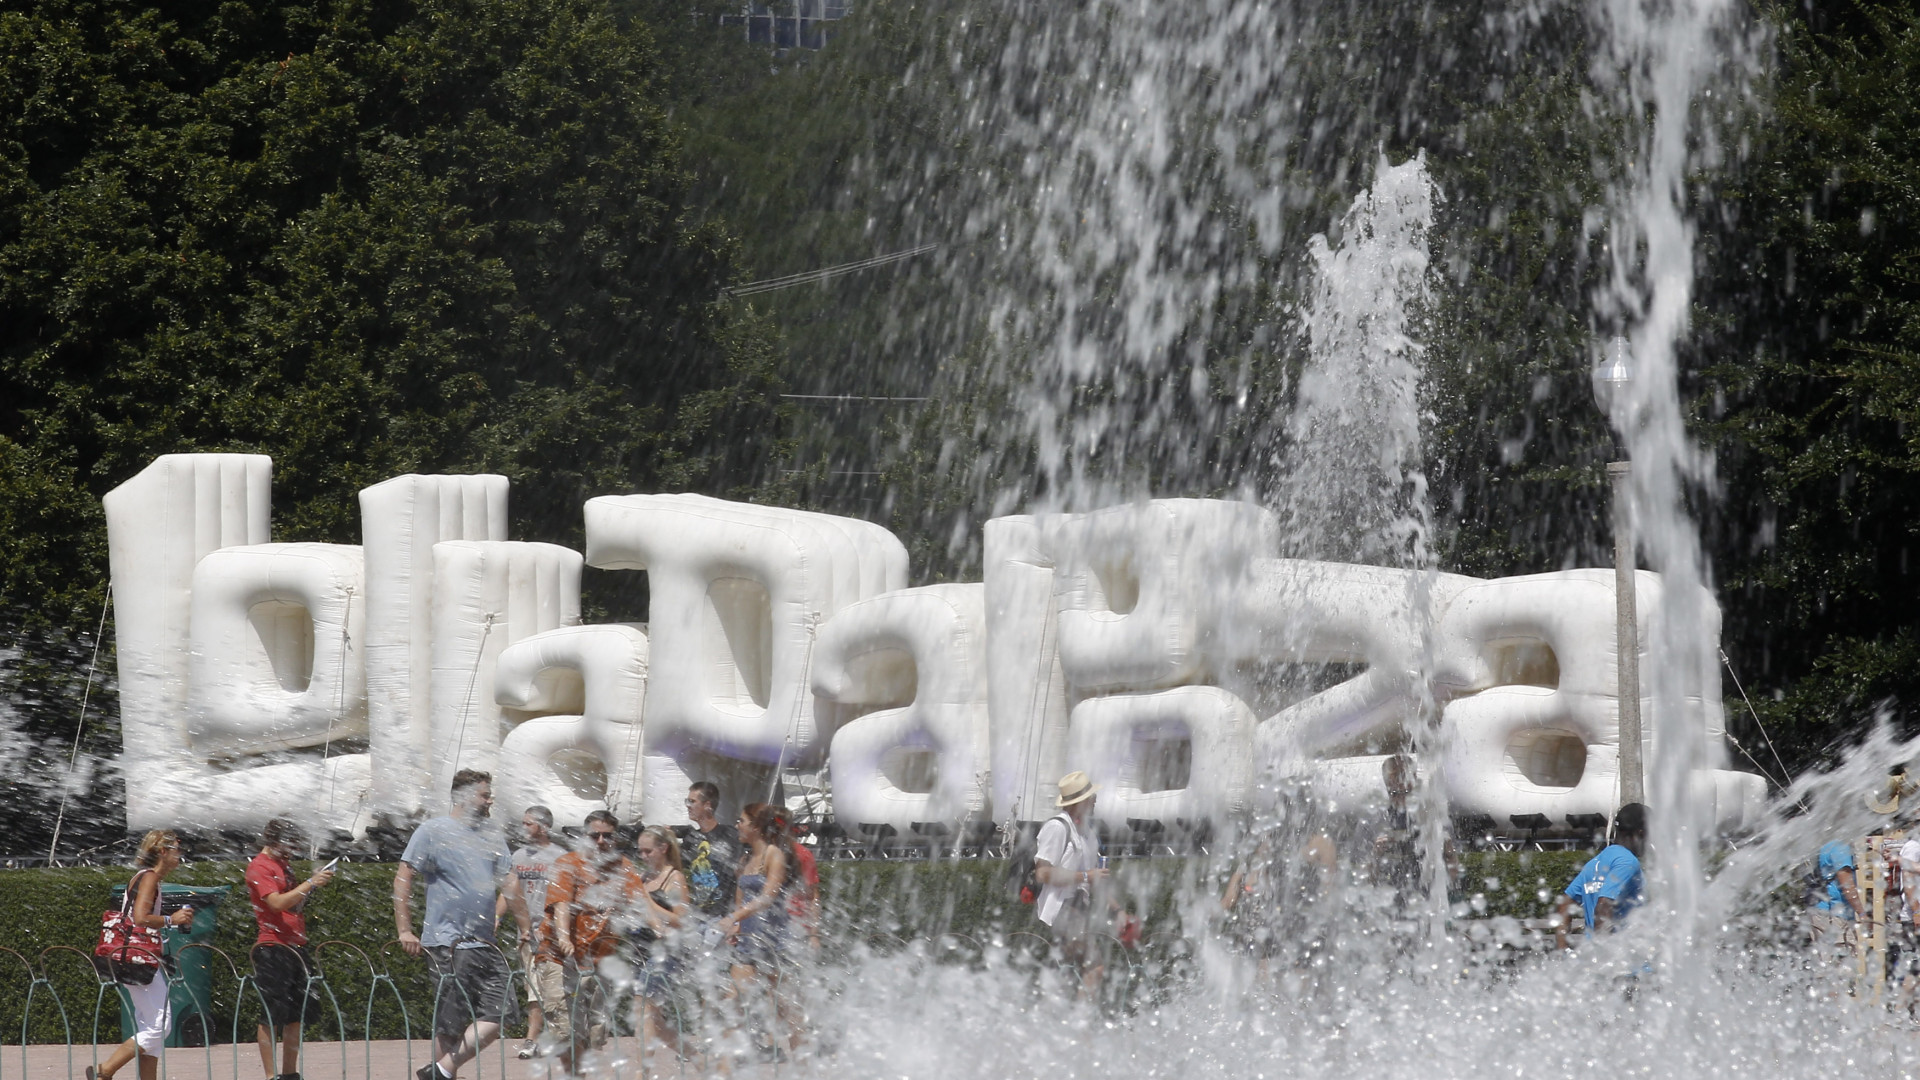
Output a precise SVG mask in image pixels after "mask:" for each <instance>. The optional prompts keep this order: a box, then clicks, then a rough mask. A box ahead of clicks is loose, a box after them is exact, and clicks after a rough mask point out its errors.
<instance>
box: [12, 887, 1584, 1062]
mask: <svg viewBox="0 0 1920 1080" xmlns="http://www.w3.org/2000/svg"><path fill="white" fill-rule="evenodd" d="M1586 858H1588V854H1587V853H1585V852H1561V851H1554V852H1531V853H1515V852H1468V853H1465V854H1463V855H1462V857H1461V861H1462V863H1463V868H1464V873H1463V877H1462V880H1463V884H1464V890H1463V891H1464V893H1465V894H1466V895H1465V896H1464V897H1463V898H1462V899H1463V901H1464V902H1465V903H1466V904H1467V905H1468V906H1467V907H1464V908H1460V909H1457V910H1459V911H1460V912H1461V913H1462V914H1468V913H1471V915H1473V916H1482V917H1485V916H1494V915H1511V916H1516V917H1520V918H1533V917H1538V916H1541V915H1544V914H1545V913H1546V912H1547V910H1548V908H1549V906H1550V904H1551V897H1552V895H1553V894H1555V893H1557V892H1558V891H1559V889H1560V888H1561V887H1562V886H1564V884H1565V883H1566V882H1567V881H1568V880H1570V879H1571V878H1572V877H1573V875H1574V873H1575V872H1577V871H1578V869H1579V866H1580V864H1581V862H1583V861H1584V860H1585V859H1586ZM244 869H245V867H244V864H241V863H237V862H201V863H193V864H190V865H188V866H184V867H181V868H180V869H179V870H176V871H175V872H174V874H173V876H172V877H171V878H170V879H169V881H170V882H171V883H173V884H179V885H202V886H209V885H227V886H231V887H232V889H233V891H232V892H231V893H229V895H228V897H227V900H226V902H225V903H223V904H222V905H221V907H220V908H219V911H218V917H217V922H216V931H215V937H214V940H213V946H214V947H215V948H216V949H218V950H219V951H220V952H221V953H223V954H225V955H226V956H227V957H229V958H231V960H232V961H233V962H234V963H235V964H238V965H242V966H243V967H244V966H245V965H246V964H247V954H248V950H249V948H250V947H251V946H252V944H253V938H254V923H253V916H252V912H251V911H250V910H249V909H248V905H247V902H246V895H245V890H244V886H242V885H241V875H242V873H243V871H244ZM307 869H308V867H307V866H306V865H305V864H298V865H296V866H295V871H294V872H295V874H296V875H299V876H304V875H305V873H306V872H307ZM1223 869H1224V867H1223V866H1222V865H1221V864H1220V863H1218V862H1215V861H1209V860H1207V859H1205V858H1189V859H1182V858H1162V859H1141V860H1119V861H1117V862H1116V863H1115V866H1114V875H1115V880H1116V883H1117V885H1118V887H1119V890H1120V894H1121V895H1122V897H1123V898H1124V899H1125V901H1126V902H1127V904H1128V906H1129V907H1131V908H1132V909H1133V910H1135V911H1136V912H1139V913H1140V914H1142V915H1143V916H1144V917H1145V920H1146V930H1147V935H1148V937H1149V938H1160V939H1163V940H1164V939H1168V938H1171V937H1177V936H1182V935H1185V936H1194V935H1195V934H1197V933H1205V932H1207V928H1204V927H1188V926H1186V925H1185V923H1184V921H1183V918H1182V914H1181V910H1180V905H1179V904H1178V902H1177V901H1178V898H1179V896H1180V895H1181V891H1182V889H1183V888H1185V889H1193V888H1201V887H1203V886H1204V889H1205V890H1206V891H1207V895H1210V894H1211V890H1213V889H1215V888H1217V887H1218V879H1219V878H1220V877H1221V876H1222V873H1221V872H1222V870H1223ZM1003 874H1004V864H1003V863H1001V862H998V861H995V860H957V861H955V860H944V861H935V862H921V861H907V860H887V861H864V860H839V861H833V862H825V863H822V864H821V866H820V881H821V899H822V904H823V909H824V919H823V921H824V924H825V926H826V929H827V932H828V934H829V935H830V937H831V938H832V939H833V941H832V943H831V944H832V946H834V947H842V948H844V947H846V946H849V945H851V944H853V943H855V942H861V943H865V944H866V945H869V946H872V947H877V948H880V949H887V948H892V947H898V946H899V945H900V944H902V943H904V942H906V941H909V940H911V939H915V938H935V937H941V936H944V935H955V936H957V937H964V938H967V939H971V940H973V941H974V942H976V943H979V944H981V945H985V944H987V943H988V942H990V941H993V940H1006V939H1007V938H1008V937H1010V936H1011V935H1014V934H1017V933H1021V932H1023V931H1025V932H1031V931H1035V930H1037V929H1038V926H1037V924H1036V923H1035V921H1034V917H1033V909H1032V908H1031V907H1028V906H1025V905H1022V904H1020V903H1018V902H1016V901H1013V900H1011V899H1009V898H1008V897H1007V896H1006V894H1005V890H1004V887H1003V885H1002V877H1003ZM128 875H129V871H127V870H126V869H125V868H121V867H82V868H63V869H39V870H9V871H0V948H5V949H9V950H11V951H13V952H15V953H18V954H21V955H22V956H24V958H25V959H26V960H27V961H30V962H33V963H36V964H41V965H42V966H43V968H44V972H45V975H46V978H47V980H48V984H47V985H45V986H42V987H39V988H38V989H36V991H35V995H34V997H35V1002H34V1005H33V1013H32V1016H31V1018H30V1019H31V1025H30V1027H29V1028H28V1030H27V1032H26V1036H27V1038H28V1039H29V1040H30V1041H32V1042H61V1041H64V1039H65V1034H64V1032H63V1030H62V1026H61V1022H60V1016H59V1012H58V1010H57V1009H55V1008H54V1007H53V1006H52V1004H51V1003H50V1002H49V1001H47V999H46V993H47V990H48V989H49V988H51V990H52V991H53V992H54V993H55V994H57V995H58V997H59V999H60V1001H61V1002H62V1003H63V1004H64V1005H65V1007H66V1009H67V1011H68V1016H69V1020H70V1022H71V1024H72V1028H73V1036H74V1038H75V1039H76V1040H78V1041H85V1040H86V1038H87V1037H88V1032H89V1029H90V1027H91V1024H92V1015H93V1005H94V999H95V994H96V987H97V982H96V980H95V978H94V976H93V972H92V968H91V966H90V965H89V963H88V962H87V960H86V959H85V957H84V956H82V955H76V953H75V952H72V951H68V950H78V951H79V952H80V953H89V952H91V950H92V947H93V942H94V939H95V935H96V934H97V933H98V930H99V925H100V924H99V919H100V913H101V911H102V910H104V909H105V908H106V906H107V905H108V904H109V903H110V902H111V901H110V895H111V891H112V889H113V888H114V887H115V886H116V885H119V884H121V883H123V882H124V881H125V880H126V878H127V877H128ZM392 887H393V864H390V863H346V864H342V865H341V867H340V868H339V874H338V876H337V877H336V878H335V879H334V881H333V883H332V884H330V885H328V886H327V887H326V888H324V889H321V890H320V891H319V892H318V893H316V894H315V896H314V898H313V900H312V901H311V902H310V903H309V905H308V909H307V916H308V926H309V931H310V933H311V936H312V938H313V940H314V941H315V942H316V943H326V944H316V953H317V959H318V961H319V964H320V966H321V968H322V969H323V971H324V972H325V974H326V981H327V985H328V986H329V988H331V990H332V991H333V994H334V997H335V999H336V1000H337V1001H338V1002H339V1005H340V1009H341V1011H342V1012H343V1013H344V1017H343V1020H344V1024H345V1033H346V1035H347V1036H348V1037H349V1038H354V1039H358V1038H362V1037H365V1036H369V1035H370V1036H371V1037H373V1038H382V1039H388V1038H399V1037H400V1036H401V1034H402V1031H403V1026H402V1019H401V1014H400V1010H399V1009H397V1008H394V1007H393V1002H392V997H391V995H392V994H393V992H394V991H395V990H397V991H398V993H399V994H400V995H401V996H402V997H403V998H404V999H405V1001H406V1014H407V1016H408V1017H410V1018H411V1020H412V1027H413V1031H414V1033H415V1034H416V1035H418V1034H419V1033H420V1029H421V1028H422V1027H423V1026H424V1024H425V1022H426V1018H427V1017H428V1016H429V1014H430V1010H431V1004H430V1002H431V996H432V985H431V982H430V981H429V979H428V978H427V974H426V965H425V963H424V962H423V961H421V960H417V959H414V958H412V957H409V956H407V955H406V954H404V953H403V952H401V951H400V950H399V949H398V947H397V946H391V945H390V942H391V941H392V937H393V926H392V910H393V908H392V899H391V897H392ZM1209 906H1210V905H1202V906H1198V907H1196V910H1205V909H1206V907H1209ZM419 907H420V904H419V901H418V898H417V897H416V903H415V910H416V912H417V911H418V910H419ZM504 937H505V939H506V940H503V944H507V946H508V947H509V948H511V945H510V944H509V943H508V942H510V939H511V937H512V931H511V930H508V931H506V932H505V935H504ZM57 946H65V947H66V949H57V948H56V947H57ZM48 950H53V951H48ZM362 956H364V957H365V958H366V959H364V960H363V959H362ZM43 957H44V960H43ZM369 961H370V962H371V966H370V965H369ZM21 965H22V961H21V960H20V959H17V958H16V957H14V956H9V955H6V954H5V953H4V952H0V1041H4V1042H6V1043H15V1042H17V1041H18V1040H19V1038H20V1034H21V1024H22V1021H23V1010H24V1008H25V1005H26V997H27V994H26V990H27V986H28V983H29V981H30V976H29V973H28V971H27V970H26V969H24V968H23V967H22V966H21ZM213 966H214V973H213V998H214V1001H213V1009H212V1012H213V1014H214V1015H213V1018H212V1020H213V1023H212V1025H211V1027H212V1031H211V1036H212V1039H213V1041H215V1042H225V1041H227V1040H228V1038H229V1037H230V1035H231V1033H232V1032H233V1030H234V1021H235V1014H234V999H235V996H236V994H235V990H236V986H237V982H236V979H235V976H234V974H233V973H231V972H230V971H228V970H226V969H225V963H224V962H222V961H221V960H220V959H219V958H218V957H215V958H214V959H213ZM376 971H379V972H384V973H386V974H387V975H388V976H389V977H390V978H391V980H392V984H393V989H392V990H389V989H384V988H383V989H382V990H381V997H380V999H379V1001H378V1002H377V1003H376V1006H375V1008H374V1009H373V1016H372V1023H371V1025H370V1026H369V1024H368V1022H367V1015H366V1014H367V1007H368V1000H369V996H370V994H371V992H372V991H373V989H374V988H375V987H374V973H375V972H376ZM258 1015H259V1012H258V1006H257V1004H256V1003H255V1002H252V1001H247V1002H242V1003H241V1005H240V1012H239V1017H238V1019H239V1034H240V1037H241V1039H243V1040H246V1039H250V1038H252V1032H253V1026H254V1024H255V1022H256V1021H257V1017H258ZM100 1025H101V1031H102V1033H103V1035H102V1037H103V1038H104V1039H107V1040H109V1041H111V1040H112V1038H113V1037H114V1034H115V1033H116V1032H117V1031H118V1025H119V1000H118V995H115V994H112V993H109V994H108V995H106V998H105V1000H104V1003H103V1008H102V1012H101V1021H100ZM338 1035H339V1027H338V1025H336V1023H335V1021H334V1020H333V1018H332V1017H331V1016H328V1017H326V1018H325V1019H323V1021H322V1022H321V1023H320V1024H318V1025H316V1026H315V1028H314V1030H313V1031H312V1032H310V1037H312V1038H317V1039H331V1038H335V1037H338Z"/></svg>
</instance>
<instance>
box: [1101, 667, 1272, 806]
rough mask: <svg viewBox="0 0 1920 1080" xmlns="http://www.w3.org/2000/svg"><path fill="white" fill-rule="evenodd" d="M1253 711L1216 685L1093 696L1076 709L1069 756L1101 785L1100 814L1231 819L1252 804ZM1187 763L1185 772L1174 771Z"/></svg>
mask: <svg viewBox="0 0 1920 1080" xmlns="http://www.w3.org/2000/svg"><path fill="white" fill-rule="evenodd" d="M1253 726H1254V716H1253V711H1252V710H1251V709H1249V708H1247V706H1246V703H1245V702H1243V701H1241V700H1240V699H1239V698H1238V697H1236V696H1234V695H1233V694H1231V693H1229V692H1227V691H1225V690H1222V689H1220V688H1219V687H1217V686H1181V687H1175V688H1174V689H1171V690H1161V691H1158V692H1156V693H1149V694H1116V695H1114V696H1112V697H1098V698H1088V699H1087V700H1085V701H1082V702H1081V703H1080V704H1078V705H1076V706H1074V709H1073V727H1072V735H1071V739H1070V745H1069V749H1068V754H1067V756H1068V758H1069V760H1071V761H1073V762H1074V763H1076V764H1080V765H1082V766H1083V767H1084V768H1085V769H1086V770H1087V774H1088V776H1089V777H1090V778H1092V780H1093V782H1094V783H1096V784H1099V785H1101V787H1102V789H1103V790H1102V792H1101V795H1100V801H1099V803H1098V805H1097V806H1096V807H1095V809H1094V813H1095V814H1097V815H1099V817H1100V819H1101V820H1102V821H1105V822H1107V823H1108V824H1110V825H1114V826H1121V825H1125V824H1127V822H1128V821H1129V819H1139V820H1145V821H1156V822H1160V823H1162V824H1164V825H1168V826H1175V825H1178V826H1193V825H1198V824H1199V823H1201V822H1203V821H1225V820H1227V818H1228V817H1230V816H1231V815H1233V814H1236V813H1238V812H1240V811H1242V810H1245V809H1247V807H1248V798H1249V795H1250V793H1251V790H1252V785H1253V773H1254V767H1253V766H1254V761H1253ZM1175 763H1184V764H1185V766H1186V768H1185V769H1184V770H1179V771H1184V772H1185V773H1186V775H1184V776H1182V775H1170V774H1169V773H1170V771H1171V770H1169V766H1170V765H1173V764H1175Z"/></svg>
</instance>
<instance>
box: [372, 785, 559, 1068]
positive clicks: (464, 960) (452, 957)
mask: <svg viewBox="0 0 1920 1080" xmlns="http://www.w3.org/2000/svg"><path fill="white" fill-rule="evenodd" d="M492 810H493V778H492V777H491V776H489V775H488V774H486V773H483V772H476V771H475V770H472V769H462V770H460V771H459V772H457V773H455V774H454V777H453V805H452V807H451V808H450V810H449V813H448V815H447V816H446V817H437V818H430V819H428V820H427V821H425V822H423V823H422V824H421V826H420V827H419V828H418V829H415V830H414V832H413V838H412V839H410V840H408V841H407V850H406V852H405V853H404V854H402V855H401V856H400V866H399V868H398V869H396V870H395V871H394V875H393V922H394V927H395V929H396V930H397V932H398V935H399V938H400V946H401V947H402V948H404V949H405V950H406V951H407V952H408V953H409V954H411V955H413V956H419V955H420V954H421V953H422V952H425V953H426V954H427V961H428V966H429V967H430V968H431V970H432V972H433V976H434V982H435V985H436V987H437V988H438V991H439V992H438V993H437V994H436V995H435V1001H434V1010H433V1016H434V1019H433V1034H434V1050H435V1054H436V1059H435V1060H433V1061H429V1062H427V1064H426V1067H424V1068H422V1069H420V1070H419V1072H418V1073H417V1074H416V1075H417V1076H418V1078H419V1080H452V1077H453V1076H454V1075H455V1074H456V1073H457V1072H458V1071H459V1069H460V1066H461V1065H463V1064H465V1063H467V1062H468V1061H471V1060H473V1058H474V1057H475V1056H476V1055H478V1054H479V1053H480V1051H481V1050H484V1049H486V1047H487V1045H488V1044H489V1043H491V1042H493V1041H494V1040H495V1039H497V1038H499V1037H500V1028H501V1026H502V1025H503V1024H504V1023H506V1021H507V1019H508V1013H509V1012H510V1011H512V1010H513V1007H514V1002H513V995H512V992H511V989H510V986H509V982H510V979H509V976H508V969H507V963H506V958H505V957H503V956H501V955H500V951H499V950H498V949H496V948H494V944H493V927H494V918H495V916H494V911H495V903H496V900H495V897H496V896H498V897H500V898H503V899H505V900H506V906H507V910H509V911H511V912H513V917H514V920H515V922H516V923H518V925H519V928H520V937H521V939H522V940H526V938H527V936H528V930H529V923H528V920H527V904H526V900H525V898H524V897H523V896H522V895H521V892H520V880H519V878H517V877H515V876H514V874H513V859H512V856H511V855H510V854H509V853H508V849H507V836H506V833H504V832H502V831H501V829H500V827H499V826H497V825H495V824H494V823H493V822H492V821H490V820H489V819H488V815H489V813H491V812H492ZM415 874H418V875H420V876H421V877H423V878H425V879H426V885H427V914H426V918H425V919H424V920H422V926H421V932H420V934H419V935H418V936H415V935H414V932H413V878H414V875H415Z"/></svg>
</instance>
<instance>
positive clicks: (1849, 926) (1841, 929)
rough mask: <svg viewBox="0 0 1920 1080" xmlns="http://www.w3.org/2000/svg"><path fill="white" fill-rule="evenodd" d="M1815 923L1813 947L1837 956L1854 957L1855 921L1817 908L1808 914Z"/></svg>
mask: <svg viewBox="0 0 1920 1080" xmlns="http://www.w3.org/2000/svg"><path fill="white" fill-rule="evenodd" d="M1808 914H1809V915H1810V916H1812V921H1813V946H1814V948H1815V949H1824V950H1827V951H1829V952H1832V953H1834V954H1836V955H1838V954H1845V955H1852V953H1853V951H1854V941H1855V935H1854V928H1853V920H1852V919H1849V918H1847V917H1846V916H1844V915H1835V914H1832V913H1831V912H1826V911H1821V910H1820V909H1818V908H1815V909H1814V910H1812V911H1811V912H1809V913H1808Z"/></svg>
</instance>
